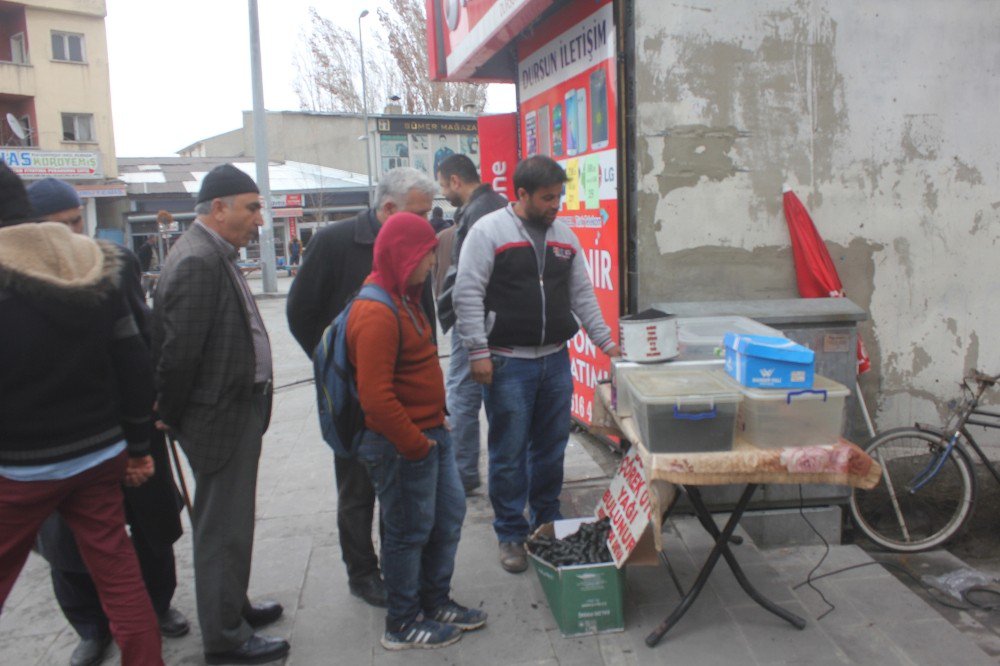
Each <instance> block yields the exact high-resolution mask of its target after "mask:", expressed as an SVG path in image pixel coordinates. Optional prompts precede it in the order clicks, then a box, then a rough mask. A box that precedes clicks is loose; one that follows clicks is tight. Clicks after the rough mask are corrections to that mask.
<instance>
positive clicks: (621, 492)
mask: <svg viewBox="0 0 1000 666" xmlns="http://www.w3.org/2000/svg"><path fill="white" fill-rule="evenodd" d="M650 502H651V498H650V496H649V486H648V485H647V484H646V470H645V468H644V467H643V465H642V460H641V459H640V458H639V455H638V452H637V451H636V449H635V447H633V448H632V450H630V451H629V452H628V454H626V455H625V457H624V458H622V462H621V464H620V465H619V466H618V472H617V473H616V474H615V478H614V479H612V481H611V485H610V486H609V487H608V489H607V490H605V491H604V496H603V497H602V498H601V502H600V504H599V505H598V506H597V512H596V513H597V517H598V518H604V517H608V516H610V518H611V532H610V533H609V534H608V550H610V551H611V557H612V558H614V561H615V566H617V567H618V568H619V569H620V568H621V567H622V566H624V565H625V561H626V560H628V558H629V556H630V555H631V554H632V551H633V550H635V547H636V544H638V543H639V539H640V538H642V535H643V533H644V532H645V531H646V528H647V527H648V526H649V522H650V520H651V518H652V508H651V504H650Z"/></svg>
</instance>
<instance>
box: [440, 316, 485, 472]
mask: <svg viewBox="0 0 1000 666" xmlns="http://www.w3.org/2000/svg"><path fill="white" fill-rule="evenodd" d="M445 387H446V388H447V391H448V414H449V415H450V416H449V420H450V421H451V438H452V440H454V442H455V462H456V463H458V476H459V477H460V478H461V479H462V486H463V487H464V488H467V489H470V490H471V489H472V488H475V487H476V486H478V485H480V483H481V481H480V479H479V408H480V406H481V405H482V404H483V388H482V386H480V385H479V384H477V383H476V382H474V381H472V374H471V373H470V371H469V352H468V350H466V348H465V345H463V344H462V338H460V337H459V336H458V330H457V329H452V331H451V362H450V363H449V364H448V379H447V381H446V382H445Z"/></svg>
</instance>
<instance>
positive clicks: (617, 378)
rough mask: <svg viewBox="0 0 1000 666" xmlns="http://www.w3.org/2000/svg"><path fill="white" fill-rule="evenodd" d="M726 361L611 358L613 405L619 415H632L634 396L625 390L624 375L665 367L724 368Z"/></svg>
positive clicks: (713, 359) (716, 359)
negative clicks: (653, 361)
mask: <svg viewBox="0 0 1000 666" xmlns="http://www.w3.org/2000/svg"><path fill="white" fill-rule="evenodd" d="M724 363H725V361H724V360H723V359H721V358H712V359H704V360H701V361H666V362H663V363H637V362H635V361H625V360H622V359H620V358H613V359H611V405H612V407H614V409H615V411H616V412H618V416H632V398H631V396H630V395H629V392H628V391H626V390H625V384H624V382H625V380H624V379H623V377H624V376H625V375H626V374H628V373H632V372H662V371H663V369H664V368H688V369H691V368H695V369H709V368H713V367H715V368H722V367H724Z"/></svg>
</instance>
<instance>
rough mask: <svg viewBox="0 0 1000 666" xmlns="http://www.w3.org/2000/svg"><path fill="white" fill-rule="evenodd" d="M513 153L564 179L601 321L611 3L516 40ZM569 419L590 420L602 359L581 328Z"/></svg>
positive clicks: (609, 221)
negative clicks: (546, 160)
mask: <svg viewBox="0 0 1000 666" xmlns="http://www.w3.org/2000/svg"><path fill="white" fill-rule="evenodd" d="M517 55H518V80H517V86H518V98H519V107H518V113H519V117H520V130H521V131H520V135H521V154H522V156H524V157H528V156H531V155H548V156H550V157H552V158H553V159H555V160H556V161H557V162H559V163H560V164H561V165H562V167H563V168H564V169H565V170H566V175H567V177H568V178H569V181H568V182H567V183H566V192H565V195H564V197H563V207H562V211H561V212H560V214H559V219H560V220H562V221H563V222H564V223H565V224H567V225H568V226H570V227H571V228H572V229H573V231H574V232H575V233H576V235H577V238H579V239H580V244H581V246H582V247H583V255H584V260H585V261H586V264H587V272H588V274H589V275H590V279H591V281H592V282H593V283H594V292H595V293H596V294H597V300H598V303H599V304H600V306H601V312H602V313H603V315H604V320H605V321H606V322H607V323H608V325H609V326H610V327H611V330H612V331H613V332H614V335H615V337H616V339H617V333H618V312H619V307H620V296H619V294H620V286H619V282H620V279H619V248H618V239H619V233H618V173H617V168H618V167H617V165H618V145H617V136H616V135H617V132H616V127H617V113H616V110H617V99H618V98H617V85H616V77H615V74H616V67H615V27H614V11H613V5H612V3H611V0H598V2H587V3H572V4H570V5H567V6H566V7H565V8H564V9H563V10H562V11H560V12H557V13H556V14H554V15H553V16H552V17H551V18H549V19H547V20H546V21H545V22H543V23H542V24H540V25H539V26H537V27H536V28H535V29H534V31H533V33H532V36H531V37H528V38H527V39H525V40H523V41H522V42H520V43H518V45H517ZM570 354H571V357H572V370H573V384H574V392H573V415H574V416H575V417H576V418H577V419H579V420H581V421H583V422H585V423H589V422H590V420H591V414H592V412H593V400H594V388H595V387H596V385H597V382H598V381H600V380H601V379H604V378H606V377H607V376H608V373H609V372H610V361H609V360H608V358H607V357H606V356H605V355H604V354H603V353H601V352H600V351H599V350H598V349H597V346H596V345H595V344H594V343H593V341H591V339H590V338H589V337H588V336H587V334H586V333H585V332H584V331H582V330H581V331H580V332H579V333H577V335H576V336H575V337H574V338H573V340H572V341H571V343H570Z"/></svg>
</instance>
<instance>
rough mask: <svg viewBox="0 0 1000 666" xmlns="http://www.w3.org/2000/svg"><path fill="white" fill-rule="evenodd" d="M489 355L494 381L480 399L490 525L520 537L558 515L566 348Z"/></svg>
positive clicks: (568, 389)
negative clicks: (528, 355)
mask: <svg viewBox="0 0 1000 666" xmlns="http://www.w3.org/2000/svg"><path fill="white" fill-rule="evenodd" d="M492 360H493V383H492V384H490V385H489V386H486V387H484V389H483V402H484V403H485V404H486V416H487V418H488V419H489V422H490V429H489V436H488V442H489V461H490V470H489V478H490V502H491V503H492V504H493V515H494V517H495V518H494V520H493V529H494V530H495V531H496V534H497V538H498V539H499V541H500V542H505V541H515V542H517V541H524V540H525V539H526V538H527V537H528V534H529V533H530V531H531V530H534V529H535V528H537V527H538V526H539V525H542V524H544V523H547V522H549V521H552V520H557V519H559V518H561V517H562V516H561V514H560V513H559V493H560V492H561V491H562V482H563V458H564V457H565V454H566V442H567V441H568V440H569V425H570V404H571V402H572V399H573V377H572V375H571V374H570V365H569V352H568V351H567V350H566V349H563V350H562V351H559V352H556V353H555V354H549V355H548V356H543V357H542V358H536V359H523V358H506V357H503V356H493V357H492ZM526 503H527V504H528V506H529V508H530V513H529V515H530V519H531V523H530V525H529V523H528V521H526V520H525V519H524V507H525V504H526Z"/></svg>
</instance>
